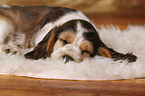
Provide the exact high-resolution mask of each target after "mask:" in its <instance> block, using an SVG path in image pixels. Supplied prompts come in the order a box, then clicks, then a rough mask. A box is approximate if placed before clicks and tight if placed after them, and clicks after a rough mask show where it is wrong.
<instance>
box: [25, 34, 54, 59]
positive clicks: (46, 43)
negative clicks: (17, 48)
mask: <svg viewBox="0 0 145 96" xmlns="http://www.w3.org/2000/svg"><path fill="white" fill-rule="evenodd" d="M55 36H56V35H55V33H52V32H50V33H48V34H47V35H46V36H45V37H44V39H43V40H42V41H41V42H40V43H39V44H38V45H37V46H36V47H35V48H34V49H33V51H31V52H29V53H27V54H25V55H24V56H25V58H26V59H34V60H37V59H40V58H45V57H47V56H50V55H51V52H52V50H53V46H54V43H55V41H56V40H55V39H56V38H55Z"/></svg>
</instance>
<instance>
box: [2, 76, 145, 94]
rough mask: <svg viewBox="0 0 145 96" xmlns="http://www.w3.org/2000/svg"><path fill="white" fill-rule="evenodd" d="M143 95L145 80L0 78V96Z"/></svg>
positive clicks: (144, 92)
mask: <svg viewBox="0 0 145 96" xmlns="http://www.w3.org/2000/svg"><path fill="white" fill-rule="evenodd" d="M105 95H107V96H108V95H110V96H112V95H115V96H122V95H126V96H135V95H140V96H143V95H145V80H144V79H137V80H135V79H133V80H119V81H67V80H47V79H36V78H35V79H34V78H26V77H17V76H0V96H105Z"/></svg>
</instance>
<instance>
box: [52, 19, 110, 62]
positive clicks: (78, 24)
mask: <svg viewBox="0 0 145 96" xmlns="http://www.w3.org/2000/svg"><path fill="white" fill-rule="evenodd" d="M66 26H68V27H66ZM62 27H64V28H68V29H66V30H63V31H62V32H60V33H59V35H58V37H57V41H56V43H55V44H54V48H53V52H52V54H51V58H52V59H61V58H65V59H66V61H68V60H73V61H76V62H81V61H82V60H83V59H85V58H90V57H93V56H95V55H96V54H98V55H99V54H100V55H103V56H105V57H110V58H111V54H110V53H109V50H108V49H107V48H106V46H105V45H104V44H103V43H102V41H101V40H100V38H99V36H98V34H97V32H96V29H95V28H94V27H93V26H92V24H90V23H89V22H87V21H84V20H72V21H69V22H67V23H66V24H64V25H63V26H62Z"/></svg>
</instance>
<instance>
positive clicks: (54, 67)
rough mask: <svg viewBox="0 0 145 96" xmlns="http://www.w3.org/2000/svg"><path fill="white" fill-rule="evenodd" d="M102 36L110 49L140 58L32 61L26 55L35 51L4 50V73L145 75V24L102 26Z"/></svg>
mask: <svg viewBox="0 0 145 96" xmlns="http://www.w3.org/2000/svg"><path fill="white" fill-rule="evenodd" d="M99 35H100V37H101V39H102V41H103V42H104V43H105V44H106V45H107V46H108V47H110V48H113V49H114V50H116V51H118V52H121V53H124V54H126V53H128V52H132V53H133V54H134V55H136V56H137V61H136V62H133V63H128V62H127V61H113V60H112V59H109V58H104V57H101V56H95V57H94V58H92V59H86V60H84V61H83V62H81V63H75V62H73V61H71V62H69V63H67V64H64V61H63V60H56V61H52V60H50V58H48V59H45V60H43V59H40V60H28V59H25V58H24V56H23V54H24V53H26V52H28V51H30V50H32V49H27V50H26V49H25V50H22V51H23V52H22V53H23V54H22V55H10V54H5V53H3V52H0V74H1V75H16V76H27V77H35V78H45V79H67V80H117V79H133V78H139V77H145V26H132V25H129V26H128V28H127V29H125V30H120V29H119V28H118V27H114V26H111V27H103V26H102V27H101V28H100V29H99Z"/></svg>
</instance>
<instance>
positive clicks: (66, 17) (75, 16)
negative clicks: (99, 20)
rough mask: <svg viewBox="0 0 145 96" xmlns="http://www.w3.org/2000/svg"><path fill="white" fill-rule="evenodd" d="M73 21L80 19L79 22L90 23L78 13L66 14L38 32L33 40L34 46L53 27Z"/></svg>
mask: <svg viewBox="0 0 145 96" xmlns="http://www.w3.org/2000/svg"><path fill="white" fill-rule="evenodd" d="M74 19H81V20H86V21H88V22H90V20H89V19H88V18H87V17H86V16H85V15H84V14H83V13H81V12H80V11H77V12H70V13H67V14H65V15H64V16H62V17H60V18H59V19H57V20H56V21H55V22H50V23H48V24H46V25H45V26H44V27H43V28H42V29H41V30H40V32H38V35H37V37H36V39H35V44H36V45H37V44H38V43H39V42H40V41H41V40H42V39H43V38H44V36H45V35H46V34H47V33H48V32H49V31H50V30H51V29H53V28H54V27H57V26H60V25H62V24H64V23H65V22H68V21H70V20H74Z"/></svg>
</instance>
